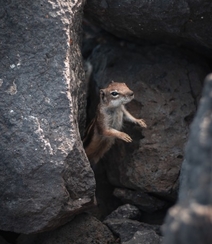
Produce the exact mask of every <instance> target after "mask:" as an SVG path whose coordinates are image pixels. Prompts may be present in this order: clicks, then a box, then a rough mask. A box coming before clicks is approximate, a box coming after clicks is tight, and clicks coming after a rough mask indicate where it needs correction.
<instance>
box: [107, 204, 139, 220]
mask: <svg viewBox="0 0 212 244" xmlns="http://www.w3.org/2000/svg"><path fill="white" fill-rule="evenodd" d="M140 217H141V212H140V210H139V209H138V208H137V207H135V206H133V205H130V204H125V205H122V206H120V207H118V208H117V209H116V210H114V211H113V212H112V213H111V214H110V215H108V216H107V218H106V219H135V220H139V218H140Z"/></svg>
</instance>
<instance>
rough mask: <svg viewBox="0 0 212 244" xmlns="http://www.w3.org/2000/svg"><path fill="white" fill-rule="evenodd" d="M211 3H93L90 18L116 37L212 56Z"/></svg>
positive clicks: (88, 10) (188, 0) (172, 0)
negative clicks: (174, 45)
mask: <svg viewBox="0 0 212 244" xmlns="http://www.w3.org/2000/svg"><path fill="white" fill-rule="evenodd" d="M211 11H212V3H211V1H210V0H206V1H205V0H200V1H191V0H179V1H176V0H170V1H161V0H155V1H141V0H137V1H133V2H131V1H121V0H117V1H113V0H108V1H105V0H100V1H99V0H98V1H97V0H90V1H87V4H86V7H85V13H86V16H87V17H88V18H89V19H91V20H92V21H94V22H95V23H96V24H98V25H99V26H101V27H102V28H103V29H105V30H107V31H108V32H110V33H112V34H114V35H115V36H118V37H121V38H124V39H130V40H134V41H135V40H137V41H139V42H140V43H144V42H145V41H151V42H162V43H164V42H172V43H178V44H179V43H183V44H184V45H187V46H189V48H190V47H193V48H194V49H196V50H198V51H202V52H204V53H205V54H207V52H209V53H210V54H211V49H212V38H211V36H210V35H208V33H210V32H211V31H212V29H211V28H212V27H211Z"/></svg>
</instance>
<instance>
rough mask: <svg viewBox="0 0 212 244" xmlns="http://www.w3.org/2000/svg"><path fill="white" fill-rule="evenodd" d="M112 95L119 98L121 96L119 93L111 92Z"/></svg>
mask: <svg viewBox="0 0 212 244" xmlns="http://www.w3.org/2000/svg"><path fill="white" fill-rule="evenodd" d="M111 95H112V96H114V97H117V96H118V95H119V94H118V92H111Z"/></svg>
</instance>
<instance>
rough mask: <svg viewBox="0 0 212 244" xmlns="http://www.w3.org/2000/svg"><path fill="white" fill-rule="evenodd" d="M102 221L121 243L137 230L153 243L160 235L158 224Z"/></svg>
mask: <svg viewBox="0 0 212 244" xmlns="http://www.w3.org/2000/svg"><path fill="white" fill-rule="evenodd" d="M104 223H105V224H106V225H107V226H108V227H109V228H110V229H111V230H112V232H113V233H114V234H115V235H117V236H119V237H120V240H121V243H125V242H126V243H128V241H130V240H131V241H132V240H133V239H135V235H139V234H138V233H137V232H139V233H140V234H141V236H142V235H143V237H144V238H145V239H147V240H149V241H150V240H152V239H153V240H156V242H152V243H153V244H156V243H157V244H159V240H160V236H159V235H158V234H159V232H160V230H159V228H160V227H159V226H156V225H148V224H145V223H141V222H139V221H137V220H131V219H125V218H123V219H114V218H110V219H107V220H105V221H104ZM156 231H157V233H156ZM136 233H137V234H136ZM143 237H142V239H143ZM129 243H130V242H129ZM132 243H133V242H132ZM135 243H142V242H139V239H138V242H135ZM144 243H145V242H144ZM21 244H22V243H21ZM23 244H24V243H23Z"/></svg>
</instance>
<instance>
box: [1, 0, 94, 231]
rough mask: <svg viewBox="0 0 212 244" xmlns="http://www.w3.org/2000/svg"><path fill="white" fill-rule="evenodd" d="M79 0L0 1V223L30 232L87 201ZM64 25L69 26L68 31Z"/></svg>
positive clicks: (90, 183) (89, 181)
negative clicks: (81, 135) (80, 129)
mask: <svg viewBox="0 0 212 244" xmlns="http://www.w3.org/2000/svg"><path fill="white" fill-rule="evenodd" d="M83 3H84V1H77V2H74V3H73V2H64V1H54V0H53V1H42V0H41V1H26V0H21V1H20V0H8V1H7V0H6V1H0V5H1V10H0V26H1V30H0V33H1V34H0V43H1V56H0V185H1V187H0V209H1V211H0V219H1V221H0V228H1V229H3V230H7V231H13V232H18V233H32V232H38V231H43V230H46V229H51V228H55V227H57V226H59V225H61V224H64V223H65V222H67V221H68V220H70V219H71V218H73V216H74V215H75V214H76V213H77V212H79V211H82V210H83V209H85V208H87V207H88V206H89V205H93V197H94V191H95V182H94V177H93V171H92V170H91V168H90V165H89V163H88V161H87V159H86V156H85V153H84V150H83V148H82V143H81V139H80V134H79V126H78V121H80V124H81V127H82V126H84V125H83V124H84V121H85V102H84V101H85V87H84V83H83V79H84V72H83V69H82V63H81V55H80V50H79V44H80V36H79V32H80V29H79V27H80V26H81V15H82V7H83ZM70 30H71V31H70Z"/></svg>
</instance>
